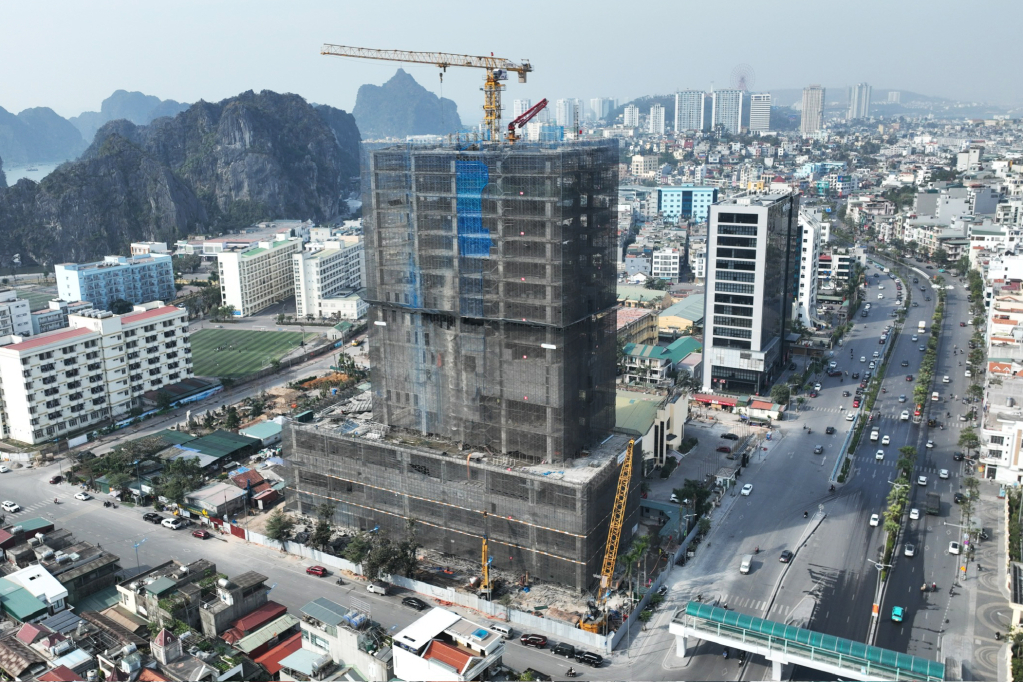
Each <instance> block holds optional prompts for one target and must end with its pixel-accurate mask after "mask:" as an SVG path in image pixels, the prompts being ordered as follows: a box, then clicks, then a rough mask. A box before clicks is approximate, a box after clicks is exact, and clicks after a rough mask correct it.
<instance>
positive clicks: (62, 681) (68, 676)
mask: <svg viewBox="0 0 1023 682" xmlns="http://www.w3.org/2000/svg"><path fill="white" fill-rule="evenodd" d="M37 679H38V680H39V682H82V680H83V678H81V677H79V676H78V673H76V672H75V671H74V670H72V669H71V668H69V667H67V666H66V665H58V666H57V667H56V668H54V669H53V670H47V671H46V672H44V673H43V674H42V675H40V676H39V677H38V678H37ZM139 679H140V680H141V679H142V678H141V677H140V678H139Z"/></svg>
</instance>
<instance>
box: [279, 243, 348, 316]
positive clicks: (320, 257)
mask: <svg viewBox="0 0 1023 682" xmlns="http://www.w3.org/2000/svg"><path fill="white" fill-rule="evenodd" d="M365 263H366V251H365V245H364V243H363V241H362V238H361V237H356V236H347V237H341V238H339V239H336V240H331V241H327V242H324V243H323V244H322V246H320V245H316V246H315V247H313V248H311V249H310V248H307V249H306V250H305V251H301V252H299V253H296V254H294V255H293V256H292V267H293V268H294V278H295V313H296V315H298V317H308V316H309V315H312V316H313V317H316V318H323V317H330V316H331V315H332V314H333V313H334V312H337V311H336V310H333V309H332V310H331V311H330V312H327V311H326V310H325V309H324V301H325V300H327V299H330V298H333V297H335V296H337V295H339V294H341V293H342V292H353V291H356V290H358V289H361V288H362V287H363V286H364V285H365V281H364V277H365V274H364V273H365ZM328 307H329V306H328Z"/></svg>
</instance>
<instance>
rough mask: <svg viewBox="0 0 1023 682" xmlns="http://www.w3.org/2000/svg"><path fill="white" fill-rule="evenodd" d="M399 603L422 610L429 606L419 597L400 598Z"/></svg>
mask: <svg viewBox="0 0 1023 682" xmlns="http://www.w3.org/2000/svg"><path fill="white" fill-rule="evenodd" d="M401 605H402V606H407V607H409V608H410V609H415V610H416V611H423V610H425V609H427V608H429V606H430V605H429V604H427V603H426V602H425V601H423V600H422V599H420V598H419V597H405V598H404V599H402V600H401Z"/></svg>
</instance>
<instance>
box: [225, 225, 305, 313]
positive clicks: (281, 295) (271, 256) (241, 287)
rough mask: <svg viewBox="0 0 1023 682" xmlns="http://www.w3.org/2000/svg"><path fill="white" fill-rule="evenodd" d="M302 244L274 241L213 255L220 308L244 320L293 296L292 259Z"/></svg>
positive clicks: (284, 239) (291, 241) (282, 239)
mask: <svg viewBox="0 0 1023 682" xmlns="http://www.w3.org/2000/svg"><path fill="white" fill-rule="evenodd" d="M300 251H302V240H300V239H291V238H278V239H276V240H275V241H272V242H259V244H258V246H255V247H252V248H232V249H230V250H227V249H225V250H224V251H222V252H220V253H218V254H217V266H218V267H219V269H220V293H221V296H222V300H223V305H232V306H234V310H235V313H234V314H235V315H237V316H239V317H248V316H249V315H254V314H255V313H258V312H259V311H260V310H263V309H264V308H266V307H268V306H271V305H273V304H274V303H277V302H278V301H282V300H284V299H286V298H288V297H290V296H292V295H294V293H295V276H294V273H293V267H292V262H291V259H292V256H293V255H294V254H296V253H299V252H300Z"/></svg>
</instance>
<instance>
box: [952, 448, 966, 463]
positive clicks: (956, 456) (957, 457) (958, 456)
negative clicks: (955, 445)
mask: <svg viewBox="0 0 1023 682" xmlns="http://www.w3.org/2000/svg"><path fill="white" fill-rule="evenodd" d="M965 458H966V455H965V454H963V453H962V452H959V451H956V452H953V453H952V459H954V460H955V461H957V462H961V461H963V459H965Z"/></svg>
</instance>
